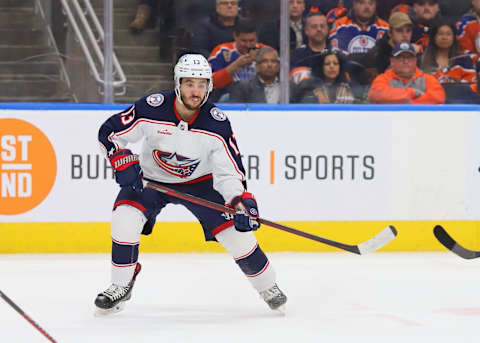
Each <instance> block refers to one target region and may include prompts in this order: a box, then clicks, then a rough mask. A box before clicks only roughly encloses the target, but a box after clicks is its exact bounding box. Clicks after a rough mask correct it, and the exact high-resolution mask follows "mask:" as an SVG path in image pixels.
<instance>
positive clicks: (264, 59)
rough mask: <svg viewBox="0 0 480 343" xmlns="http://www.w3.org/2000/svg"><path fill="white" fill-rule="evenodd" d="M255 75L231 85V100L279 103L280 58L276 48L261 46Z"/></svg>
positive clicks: (256, 60)
mask: <svg viewBox="0 0 480 343" xmlns="http://www.w3.org/2000/svg"><path fill="white" fill-rule="evenodd" d="M255 62H256V63H255V70H256V71H257V73H256V75H255V77H254V78H253V79H250V80H242V81H239V82H236V83H235V84H233V85H232V87H231V92H230V102H259V103H267V104H278V103H279V102H280V82H279V79H278V72H279V70H280V59H279V58H278V53H277V51H276V50H275V49H273V48H271V47H269V46H266V47H263V48H260V49H259V50H258V52H257V57H256V59H255Z"/></svg>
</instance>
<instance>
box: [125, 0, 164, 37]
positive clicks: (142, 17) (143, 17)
mask: <svg viewBox="0 0 480 343" xmlns="http://www.w3.org/2000/svg"><path fill="white" fill-rule="evenodd" d="M157 3H158V1H157V0H140V3H139V4H138V7H137V12H136V14H135V18H134V19H133V21H132V22H131V23H130V25H129V27H130V30H132V32H133V33H140V32H142V31H143V30H145V28H146V27H147V26H149V25H150V26H153V24H154V20H153V18H154V17H155V12H156V9H157Z"/></svg>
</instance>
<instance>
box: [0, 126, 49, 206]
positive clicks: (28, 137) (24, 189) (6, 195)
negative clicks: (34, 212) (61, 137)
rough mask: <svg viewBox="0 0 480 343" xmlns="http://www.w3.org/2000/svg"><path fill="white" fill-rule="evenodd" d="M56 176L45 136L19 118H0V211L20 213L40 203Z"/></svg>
mask: <svg viewBox="0 0 480 343" xmlns="http://www.w3.org/2000/svg"><path fill="white" fill-rule="evenodd" d="M56 176H57V159H56V156H55V151H54V150H53V146H52V144H51V143H50V141H49V140H48V138H47V136H45V134H44V133H43V132H42V131H40V130H39V129H38V128H37V127H35V126H33V125H32V124H30V123H28V122H26V121H24V120H20V119H0V214H20V213H24V212H27V211H29V210H31V209H32V208H34V207H36V206H37V205H38V204H40V203H41V202H42V201H43V200H44V199H45V198H46V197H47V195H48V193H50V190H51V189H52V187H53V184H54V182H55V178H56Z"/></svg>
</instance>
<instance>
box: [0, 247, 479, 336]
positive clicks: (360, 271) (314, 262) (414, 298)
mask: <svg viewBox="0 0 480 343" xmlns="http://www.w3.org/2000/svg"><path fill="white" fill-rule="evenodd" d="M268 255H269V257H270V260H271V262H272V263H273V265H274V267H275V268H276V271H277V275H278V284H279V286H280V288H281V289H282V290H283V291H284V292H285V293H286V294H287V296H288V298H289V301H288V303H287V314H286V316H281V315H279V314H277V313H275V312H272V311H271V310H269V309H268V307H267V305H266V304H265V303H264V302H263V301H262V300H261V299H260V297H259V295H258V294H257V293H256V292H255V291H254V290H253V288H251V286H250V284H249V283H248V282H247V281H246V279H245V278H244V277H243V275H242V274H241V272H240V270H239V269H238V267H237V266H236V264H235V263H234V262H233V260H232V259H231V258H230V257H229V256H228V255H226V254H141V255H140V261H141V262H142V265H143V269H142V272H141V273H140V275H139V276H138V278H137V282H136V284H135V288H134V290H133V295H132V299H131V300H130V301H129V302H128V303H127V306H126V308H125V310H124V311H123V312H120V313H117V314H114V315H112V316H109V317H95V316H94V315H93V314H94V305H93V301H94V299H95V296H96V294H97V293H98V292H99V291H101V290H104V289H105V288H106V287H108V285H109V283H110V265H109V263H110V262H109V255H106V254H85V255H68V254H67V255H0V270H1V274H0V275H1V276H0V289H1V290H2V291H3V292H4V293H5V294H6V295H7V296H9V297H10V298H11V299H12V300H13V301H14V302H16V303H17V305H19V306H20V307H21V308H22V309H23V310H24V311H25V313H26V314H28V315H29V316H30V317H31V318H32V319H33V320H35V321H36V322H37V323H38V324H39V325H40V326H42V327H43V328H44V329H45V330H46V331H47V332H49V333H50V334H51V335H52V336H53V337H54V338H55V339H56V340H57V341H58V342H82V343H94V342H101V343H104V342H115V343H123V342H128V343H140V342H168V343H170V342H208V343H212V342H222V343H228V342H262V343H267V342H273V343H275V342H291V343H302V342H328V343H330V342H349V343H350V342H352V341H355V342H385V343H390V342H408V343H413V342H422V343H423V342H452V341H453V342H455V341H459V340H460V338H461V337H470V338H474V337H476V336H477V333H478V330H477V327H478V323H479V322H480V296H479V285H480V259H478V261H477V260H471V261H466V260H462V259H460V258H459V257H457V256H455V255H453V254H452V253H449V252H445V253H374V254H370V255H366V256H357V255H353V254H347V253H270V254H268ZM0 342H14V343H17V342H28V343H34V342H48V341H47V339H46V338H45V337H43V336H42V335H41V334H40V333H39V332H38V331H37V330H36V329H34V328H33V326H32V325H30V324H29V323H28V322H27V321H26V320H25V319H24V318H22V317H21V316H20V315H19V314H18V313H17V312H15V311H14V310H13V309H12V308H11V307H10V306H9V305H8V304H7V303H6V302H5V301H3V300H1V299H0Z"/></svg>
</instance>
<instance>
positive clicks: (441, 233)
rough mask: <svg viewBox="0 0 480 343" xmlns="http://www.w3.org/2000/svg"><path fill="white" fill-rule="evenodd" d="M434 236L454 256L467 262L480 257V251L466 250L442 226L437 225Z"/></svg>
mask: <svg viewBox="0 0 480 343" xmlns="http://www.w3.org/2000/svg"><path fill="white" fill-rule="evenodd" d="M433 234H434V235H435V238H437V240H438V241H439V242H440V243H441V244H442V245H443V246H444V247H445V248H447V249H448V250H450V251H451V252H453V253H454V254H456V255H458V256H460V257H461V258H464V259H466V260H471V259H474V258H477V257H480V251H473V250H469V249H466V248H464V247H462V246H461V245H459V244H458V243H457V242H456V241H455V240H454V239H453V238H452V236H450V235H449V234H448V232H447V231H446V230H445V229H444V228H443V227H442V226H441V225H436V226H435V227H434V228H433Z"/></svg>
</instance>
